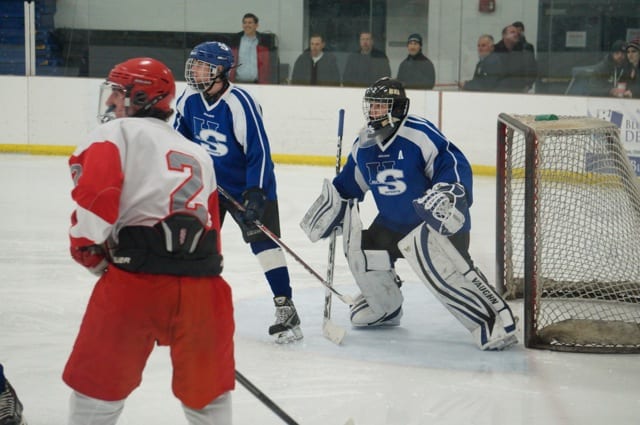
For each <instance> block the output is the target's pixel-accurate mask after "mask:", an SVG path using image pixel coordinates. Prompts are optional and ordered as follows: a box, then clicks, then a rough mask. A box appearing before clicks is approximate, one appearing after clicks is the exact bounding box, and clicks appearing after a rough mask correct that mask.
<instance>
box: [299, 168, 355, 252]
mask: <svg viewBox="0 0 640 425" xmlns="http://www.w3.org/2000/svg"><path fill="white" fill-rule="evenodd" d="M346 204H347V201H346V200H344V199H342V198H341V197H340V194H339V193H338V191H337V190H336V188H335V186H334V185H333V184H332V183H331V182H330V181H329V180H328V179H324V181H323V182H322V191H321V192H320V196H318V199H316V200H315V202H314V203H313V204H312V205H311V207H309V210H308V211H307V213H306V214H305V215H304V217H303V218H302V221H301V222H300V227H301V228H302V230H303V231H304V233H305V234H306V235H307V237H308V238H309V240H310V241H311V242H317V241H319V240H320V239H324V238H326V237H327V236H329V235H330V234H331V231H332V230H333V229H334V228H335V227H338V226H340V223H341V222H342V218H343V217H344V211H345V207H346Z"/></svg>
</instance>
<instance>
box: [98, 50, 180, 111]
mask: <svg viewBox="0 0 640 425" xmlns="http://www.w3.org/2000/svg"><path fill="white" fill-rule="evenodd" d="M175 95H176V85H175V81H174V78H173V74H172V73H171V70H170V69H169V68H167V66H166V65H165V64H163V63H162V62H160V61H158V60H155V59H152V58H134V59H129V60H128V61H125V62H122V63H120V64H118V65H116V66H114V67H113V69H112V70H111V72H109V76H108V77H107V80H106V81H105V82H104V83H102V85H101V86H100V99H99V104H98V121H99V122H101V123H104V122H107V121H111V120H113V119H115V118H123V117H134V116H135V117H146V116H154V117H156V118H161V119H165V120H166V119H168V118H169V117H170V116H171V114H172V113H173V110H172V109H171V102H172V101H173V99H174V97H175Z"/></svg>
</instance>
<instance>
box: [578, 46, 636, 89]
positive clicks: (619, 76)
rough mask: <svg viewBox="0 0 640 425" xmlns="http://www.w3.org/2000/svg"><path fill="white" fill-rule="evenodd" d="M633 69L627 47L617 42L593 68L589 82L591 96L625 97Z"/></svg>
mask: <svg viewBox="0 0 640 425" xmlns="http://www.w3.org/2000/svg"><path fill="white" fill-rule="evenodd" d="M632 72H633V68H632V66H631V64H630V63H629V61H628V60H627V45H626V43H625V42H624V41H623V40H616V41H614V42H613V44H612V45H611V49H610V51H609V53H608V54H607V55H606V56H605V57H604V59H603V60H602V61H600V62H598V63H597V64H596V65H594V67H593V73H592V75H591V78H590V80H589V90H588V93H589V96H613V97H623V96H624V93H625V92H626V91H627V84H628V83H629V82H630V81H631V74H632Z"/></svg>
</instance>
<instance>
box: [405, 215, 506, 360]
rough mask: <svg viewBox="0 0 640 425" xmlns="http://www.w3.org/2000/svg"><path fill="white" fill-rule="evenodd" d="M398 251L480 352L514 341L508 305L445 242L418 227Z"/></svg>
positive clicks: (482, 277) (431, 232)
mask: <svg viewBox="0 0 640 425" xmlns="http://www.w3.org/2000/svg"><path fill="white" fill-rule="evenodd" d="M398 248H399V249H400V252H402V254H403V255H404V258H405V259H406V260H407V262H408V263H409V265H410V266H411V268H412V269H413V270H414V272H415V273H416V274H417V275H418V277H419V278H420V280H422V282H423V283H424V284H425V285H426V286H427V288H429V289H430V290H431V291H432V292H433V294H434V295H435V296H436V298H437V299H438V300H439V301H440V302H442V303H443V304H444V306H445V307H446V308H447V310H449V312H451V313H452V314H453V315H454V316H455V317H456V319H458V320H459V321H460V322H461V323H462V324H463V325H464V326H465V327H466V328H467V329H468V330H469V331H470V332H471V334H472V336H473V339H474V342H475V343H476V344H477V345H478V347H479V348H480V349H482V350H501V349H504V348H507V347H508V346H510V345H513V344H515V343H516V342H517V337H516V335H515V332H516V324H515V319H514V317H513V313H512V312H511V309H510V308H509V305H508V304H507V303H506V302H505V301H504V300H503V299H502V297H501V296H500V295H499V294H498V293H497V292H496V291H495V289H494V288H493V287H491V286H490V285H489V284H488V282H487V280H486V278H485V277H484V276H483V275H482V274H481V273H480V272H479V271H478V270H477V269H475V268H472V267H471V266H470V265H469V264H468V263H467V261H465V259H464V258H463V257H462V255H460V253H459V252H458V250H457V249H456V248H455V247H454V246H453V244H452V243H451V242H450V241H449V239H448V238H447V237H445V236H442V235H440V234H438V233H437V232H435V231H433V230H431V231H430V230H429V228H428V227H427V226H426V225H423V224H421V225H419V226H418V227H416V228H415V229H414V230H412V231H411V232H410V233H409V234H408V235H407V236H406V237H405V238H403V239H402V240H401V241H400V242H398Z"/></svg>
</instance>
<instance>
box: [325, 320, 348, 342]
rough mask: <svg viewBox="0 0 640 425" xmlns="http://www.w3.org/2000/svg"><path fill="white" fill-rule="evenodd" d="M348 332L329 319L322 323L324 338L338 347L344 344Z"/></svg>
mask: <svg viewBox="0 0 640 425" xmlns="http://www.w3.org/2000/svg"><path fill="white" fill-rule="evenodd" d="M346 334H347V331H346V330H345V329H344V328H342V327H341V326H338V325H336V324H335V323H333V322H332V321H331V320H329V319H325V320H324V322H323V323H322V336H323V337H325V338H327V339H328V340H329V341H331V342H333V343H334V344H336V345H340V344H342V340H343V339H344V337H345V335H346Z"/></svg>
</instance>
